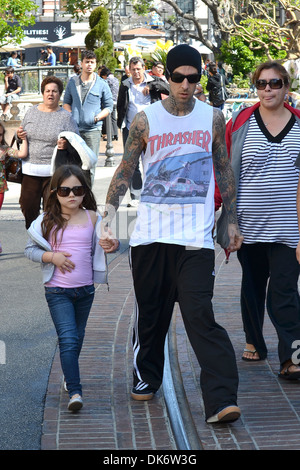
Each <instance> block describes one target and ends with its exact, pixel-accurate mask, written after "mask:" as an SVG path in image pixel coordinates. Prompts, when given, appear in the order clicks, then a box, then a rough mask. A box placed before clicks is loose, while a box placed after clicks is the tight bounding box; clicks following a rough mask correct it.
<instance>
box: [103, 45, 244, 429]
mask: <svg viewBox="0 0 300 470" xmlns="http://www.w3.org/2000/svg"><path fill="white" fill-rule="evenodd" d="M200 75H201V57H200V54H199V53H198V51H196V50H195V49H194V48H192V47H190V46H188V45H186V44H184V45H178V46H176V47H174V48H173V49H171V50H170V51H169V53H168V56H167V64H166V76H167V79H168V82H169V84H170V96H169V97H168V98H166V99H165V100H163V101H160V102H157V103H154V104H153V105H151V106H149V107H147V109H145V110H144V111H142V112H140V113H138V114H137V115H136V116H135V118H134V120H133V122H132V125H131V127H130V131H129V136H128V139H127V143H126V148H125V153H124V157H123V160H122V162H121V164H120V166H119V167H118V169H117V170H116V172H115V175H114V177H113V178H112V181H111V184H110V187H109V190H108V194H107V201H106V202H107V206H106V212H105V214H104V215H105V217H104V220H103V237H104V238H105V237H108V236H110V235H109V231H108V230H107V225H109V224H110V222H111V220H112V218H113V217H114V214H115V211H116V210H117V209H118V207H119V204H120V201H121V200H122V198H123V197H124V195H125V193H126V191H127V188H128V186H129V184H130V181H131V178H132V174H133V172H134V168H135V166H136V164H137V161H138V159H139V157H140V155H141V153H142V152H144V153H143V156H142V162H143V166H144V175H145V176H144V182H143V188H142V194H141V201H140V206H139V211H138V216H137V221H136V225H135V229H134V231H133V233H132V235H131V238H130V262H131V268H132V276H133V283H134V290H135V296H136V308H135V325H134V332H133V348H134V371H133V389H132V393H131V396H132V398H134V399H135V400H149V399H151V398H152V397H153V395H154V393H155V392H156V391H157V390H158V388H159V387H160V385H161V382H162V377H163V366H164V343H165V337H166V334H167V331H168V328H169V324H170V320H171V317H172V313H173V308H174V303H175V302H179V305H180V309H181V314H182V317H183V320H184V324H185V328H186V331H187V334H188V337H189V340H190V342H191V345H192V347H193V349H194V351H195V354H196V356H197V359H198V361H199V364H200V367H201V378H200V385H201V389H202V395H203V401H204V407H205V418H206V421H207V422H208V423H215V422H230V421H234V420H236V419H238V418H239V416H240V409H239V407H238V406H237V387H238V373H237V366H236V361H235V354H234V350H233V347H232V344H231V342H230V339H229V337H228V335H227V332H226V331H225V330H224V328H222V327H221V326H220V325H218V324H217V323H216V321H215V318H214V313H213V309H212V296H213V285H214V243H213V239H212V229H213V226H214V187H215V183H214V172H215V176H216V181H217V183H218V186H219V189H220V192H221V195H222V198H223V203H224V205H225V207H226V210H227V212H228V216H229V225H228V237H229V243H228V250H229V251H231V252H232V251H236V250H238V249H239V248H240V246H241V243H242V239H243V237H242V236H241V234H240V231H239V229H238V225H237V218H236V200H235V185H234V178H233V173H232V169H231V166H230V164H229V161H228V157H227V152H226V146H225V121H224V118H223V115H222V113H221V111H220V110H218V109H215V108H213V107H209V106H207V105H206V104H205V103H203V102H201V101H198V100H196V99H195V98H194V96H193V95H194V91H195V88H196V85H197V83H198V82H199V79H200Z"/></svg>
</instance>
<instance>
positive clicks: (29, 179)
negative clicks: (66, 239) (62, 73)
mask: <svg viewBox="0 0 300 470" xmlns="http://www.w3.org/2000/svg"><path fill="white" fill-rule="evenodd" d="M41 92H42V95H43V102H42V103H40V104H38V105H36V106H33V107H31V108H30V109H29V110H28V111H27V113H26V115H25V117H24V120H23V122H22V125H21V127H19V129H18V131H17V134H18V137H19V138H24V137H25V136H27V139H28V146H29V147H28V151H29V156H28V158H26V159H25V160H24V161H23V162H22V172H23V180H22V187H21V196H20V205H21V210H22V212H23V215H24V217H25V225H26V228H29V226H30V224H31V222H32V221H33V220H35V219H36V218H37V217H38V215H39V212H40V205H41V199H42V198H43V200H44V199H45V196H46V195H47V191H48V188H49V182H50V175H51V158H52V155H53V151H54V148H55V146H56V145H57V146H58V148H59V149H62V148H64V146H65V141H64V139H59V140H58V135H59V134H60V133H61V132H63V131H71V132H75V133H77V134H78V127H77V124H76V122H75V121H74V119H73V118H72V115H71V114H70V113H69V112H68V111H66V110H64V109H63V108H61V107H60V106H59V100H60V97H61V95H62V92H63V83H62V81H61V80H60V79H59V78H57V77H54V76H50V77H47V78H45V79H44V80H43V82H42V85H41Z"/></svg>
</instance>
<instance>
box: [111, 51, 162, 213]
mask: <svg viewBox="0 0 300 470" xmlns="http://www.w3.org/2000/svg"><path fill="white" fill-rule="evenodd" d="M129 72H130V76H129V77H128V78H126V80H123V81H122V82H121V85H120V89H119V94H118V100H117V113H118V119H117V125H118V127H119V128H120V129H122V136H123V144H124V147H125V144H126V140H127V137H128V133H129V128H130V125H131V123H132V120H133V118H134V116H135V115H136V114H137V113H138V112H140V111H142V110H144V109H145V108H146V107H147V106H149V105H150V104H151V103H155V102H156V101H158V100H161V99H162V93H165V94H169V84H168V83H166V82H165V81H164V80H162V79H161V78H158V77H152V76H150V75H149V74H147V73H146V71H145V64H144V61H143V59H142V58H141V57H138V56H135V57H131V59H130V61H129ZM141 188H142V175H141V172H140V168H139V162H138V164H137V166H136V169H135V172H134V174H133V177H132V181H131V185H130V196H131V203H129V204H128V206H136V203H137V202H138V199H139V197H140V193H141Z"/></svg>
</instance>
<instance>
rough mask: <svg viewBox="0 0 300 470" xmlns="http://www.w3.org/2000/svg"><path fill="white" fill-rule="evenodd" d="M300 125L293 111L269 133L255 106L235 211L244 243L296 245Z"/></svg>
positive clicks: (246, 143) (297, 234)
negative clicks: (275, 131)
mask: <svg viewBox="0 0 300 470" xmlns="http://www.w3.org/2000/svg"><path fill="white" fill-rule="evenodd" d="M299 151H300V129H299V126H298V124H297V122H296V120H295V117H294V115H292V116H291V119H290V121H289V122H288V123H287V125H286V127H285V128H284V129H283V130H282V131H281V132H280V133H279V134H278V135H277V136H276V137H274V136H272V135H271V134H270V133H269V132H268V130H267V128H266V126H265V125H264V123H263V121H262V119H261V117H260V113H259V110H258V109H257V110H256V111H255V112H254V113H253V114H252V116H251V117H250V120H249V130H248V134H247V137H246V139H245V142H244V146H243V151H242V161H241V171H240V183H239V189H238V197H237V213H238V221H239V226H240V229H241V232H242V234H243V236H244V243H248V244H251V243H257V242H269V243H272V242H276V243H283V244H285V245H287V246H289V247H291V248H296V246H297V243H298V240H299V231H298V221H297V208H296V196H297V185H298V179H299V170H298V169H297V168H296V167H295V162H296V160H297V157H298V154H299Z"/></svg>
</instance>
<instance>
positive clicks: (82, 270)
mask: <svg viewBox="0 0 300 470" xmlns="http://www.w3.org/2000/svg"><path fill="white" fill-rule="evenodd" d="M96 211H97V204H96V200H95V197H94V195H93V193H92V191H91V189H90V188H89V186H88V185H87V184H86V180H85V176H84V174H83V173H82V171H81V169H80V168H79V167H78V166H75V165H62V166H60V167H59V168H58V169H57V170H56V171H55V173H54V175H53V177H52V179H51V183H50V195H49V198H48V200H47V202H46V207H45V212H44V214H41V215H40V216H39V217H38V218H37V219H36V220H35V221H34V222H33V223H32V224H31V226H30V228H29V229H28V234H29V236H30V239H29V241H28V243H27V246H26V248H25V255H26V256H27V257H28V258H29V259H30V260H32V261H35V262H39V263H41V266H42V272H43V283H44V286H45V296H46V300H47V303H48V307H49V310H50V314H51V317H52V320H53V323H54V325H55V328H56V332H57V335H58V340H59V351H60V360H61V366H62V370H63V373H64V378H65V384H66V385H65V388H66V390H67V391H68V393H69V398H70V401H69V403H68V409H69V410H70V411H78V410H80V409H81V407H82V404H83V403H82V386H81V383H80V373H79V355H80V351H81V347H82V343H83V339H84V334H85V326H86V322H87V320H88V316H89V312H90V309H91V306H92V303H93V299H94V292H95V287H94V282H96V283H105V282H107V272H106V260H105V254H104V250H103V249H102V248H101V247H100V245H99V234H100V232H101V230H100V222H101V217H100V216H99V215H98V214H97V213H96ZM105 243H106V246H107V247H109V248H110V249H111V250H113V251H115V250H116V249H118V246H119V242H118V240H115V239H113V238H107V239H106V240H105Z"/></svg>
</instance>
